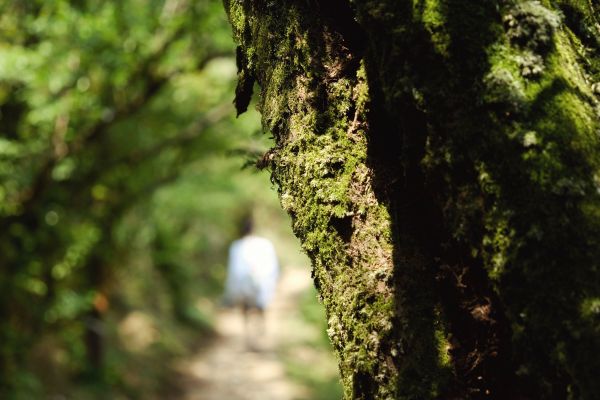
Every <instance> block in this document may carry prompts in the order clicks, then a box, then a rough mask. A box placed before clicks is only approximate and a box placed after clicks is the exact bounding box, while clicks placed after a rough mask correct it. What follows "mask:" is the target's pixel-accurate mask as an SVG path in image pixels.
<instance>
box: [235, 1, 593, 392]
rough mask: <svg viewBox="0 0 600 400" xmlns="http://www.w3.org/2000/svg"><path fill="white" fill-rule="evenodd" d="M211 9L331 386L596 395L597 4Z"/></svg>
mask: <svg viewBox="0 0 600 400" xmlns="http://www.w3.org/2000/svg"><path fill="white" fill-rule="evenodd" d="M225 8H226V10H227V12H228V14H229V17H230V20H231V23H232V26H233V31H234V36H235V38H236V40H237V41H238V43H239V48H238V68H239V85H238V89H237V91H236V106H237V108H238V112H243V111H244V110H245V108H246V107H247V106H248V102H249V100H250V97H251V95H252V87H253V84H254V82H257V83H258V85H259V86H260V97H259V101H258V107H259V110H260V112H261V113H262V118H263V126H264V129H265V130H266V131H267V132H269V133H271V134H272V135H273V136H274V138H275V143H276V144H275V147H274V148H273V149H272V150H271V151H270V152H268V153H267V154H266V155H265V156H264V158H263V159H262V160H261V161H260V162H259V163H260V164H261V165H262V166H266V167H269V168H270V169H271V171H272V178H273V180H274V181H275V182H276V183H277V184H278V187H279V193H280V198H281V204H282V206H283V207H284V208H285V209H286V210H287V211H288V212H289V214H290V215H291V216H292V220H293V229H294V231H295V233H296V234H297V236H298V237H299V238H300V239H301V241H302V245H303V247H304V250H305V251H306V252H307V253H308V255H309V256H310V257H311V259H312V262H313V274H314V280H315V284H316V286H317V288H318V289H319V293H320V295H321V297H322V301H323V303H324V304H325V307H326V310H327V315H328V322H329V336H330V338H331V340H332V343H333V345H334V347H335V350H336V352H337V355H338V357H339V365H340V372H341V376H342V382H343V385H344V393H345V397H346V398H348V399H350V398H356V399H372V398H377V399H430V398H439V399H479V398H489V399H565V398H571V399H580V398H581V399H592V398H597V396H598V393H600V380H598V379H597V375H596V374H597V371H600V357H598V354H600V344H599V340H600V323H599V319H600V282H599V279H600V278H599V273H598V264H599V261H598V260H600V251H599V250H600V248H599V243H598V241H599V240H600V219H599V218H600V201H599V195H598V193H599V184H600V175H599V172H598V171H599V169H598V167H599V163H600V142H599V140H600V139H599V135H600V118H599V113H600V111H599V110H600V108H599V98H598V93H599V92H600V56H599V52H600V17H599V15H600V6H598V4H597V2H594V1H592V0H556V1H539V2H538V1H516V0H513V1H510V0H495V1H494V0H491V1H466V0H354V1H346V0H328V1H325V0H323V1H318V0H289V1H285V2H277V1H267V0H225Z"/></svg>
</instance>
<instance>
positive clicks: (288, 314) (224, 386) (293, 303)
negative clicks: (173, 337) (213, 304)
mask: <svg viewBox="0 0 600 400" xmlns="http://www.w3.org/2000/svg"><path fill="white" fill-rule="evenodd" d="M310 285H311V280H310V277H309V271H308V270H307V269H299V268H287V269H285V270H284V273H283V275H282V278H281V280H280V282H279V286H278V290H277V295H276V296H275V299H274V300H273V303H272V304H271V306H270V308H269V310H268V313H267V315H266V327H265V328H266V329H265V333H264V335H263V336H261V337H259V338H257V339H256V340H254V342H253V344H254V346H252V347H254V348H256V349H255V350H252V349H250V348H249V346H248V344H247V343H246V340H245V337H244V334H243V333H244V329H243V320H242V316H241V314H240V312H239V311H237V310H234V311H229V310H226V311H221V312H219V315H218V317H217V322H216V331H217V335H218V337H217V339H216V340H215V342H214V343H213V344H212V345H211V347H209V348H207V349H204V350H203V351H201V352H200V353H198V354H196V355H194V356H193V357H192V358H190V359H188V360H185V361H183V362H181V363H179V365H178V366H177V369H178V370H179V371H180V373H182V374H183V375H184V376H185V380H184V381H185V384H184V385H185V390H184V392H185V393H184V396H183V397H182V399H184V400H294V399H299V398H306V394H305V392H306V390H305V389H303V388H302V387H300V386H299V385H297V384H295V383H294V382H292V381H291V380H290V379H289V378H288V377H287V376H286V372H285V367H284V363H283V361H282V348H283V347H284V346H289V345H290V343H293V342H297V343H300V342H301V340H302V338H303V337H306V336H307V335H309V336H310V335H312V334H313V333H312V332H310V330H311V329H310V328H311V327H310V326H307V325H306V324H302V323H299V322H298V321H299V320H300V318H299V315H298V314H299V311H298V301H297V300H298V297H299V295H300V294H302V292H304V291H305V290H306V289H307V288H308V287H309V286H310Z"/></svg>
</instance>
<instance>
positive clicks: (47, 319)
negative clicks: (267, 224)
mask: <svg viewBox="0 0 600 400" xmlns="http://www.w3.org/2000/svg"><path fill="white" fill-rule="evenodd" d="M233 54H234V48H233V43H231V34H230V30H229V28H228V26H227V24H226V19H225V15H224V13H223V10H222V6H221V4H220V3H219V2H218V1H198V2H188V1H178V0H127V1H113V2H100V3H98V2H93V1H66V0H65V1H52V2H47V1H27V2H22V1H16V0H15V1H5V2H2V4H1V5H0V226H1V227H2V229H1V230H0V314H2V315H3V318H2V321H0V397H2V398H15V399H17V398H37V397H44V396H52V395H64V394H65V393H69V392H70V391H72V390H73V391H74V392H73V393H75V397H77V398H94V396H96V397H98V398H102V396H103V395H102V393H104V396H105V395H106V393H107V391H113V392H114V395H115V396H118V395H119V393H120V394H121V395H123V394H126V395H127V396H129V397H136V396H141V397H142V398H143V397H144V394H146V395H149V393H151V392H152V391H156V390H158V389H159V388H158V386H160V384H162V383H164V382H163V381H164V380H165V379H166V378H168V376H166V374H165V371H160V370H158V369H152V368H148V369H146V368H140V366H143V365H146V366H147V365H156V366H160V365H163V363H164V362H165V359H168V358H169V357H172V356H173V355H176V354H182V352H184V351H186V349H188V347H186V346H188V345H191V344H192V343H193V341H192V339H193V337H194V335H193V334H192V332H194V329H195V332H196V334H197V333H198V332H202V333H203V334H205V335H208V334H209V331H210V327H209V326H210V318H209V317H208V316H207V315H206V313H203V312H200V311H199V310H198V308H197V307H195V302H196V300H197V298H198V297H199V296H204V297H207V296H208V297H215V296H217V295H218V294H219V292H220V284H221V280H222V277H223V274H224V272H223V271H224V266H223V263H224V260H225V259H226V245H227V243H228V242H229V241H230V240H231V239H232V238H234V237H235V228H236V227H235V220H234V219H233V218H231V216H232V214H234V213H235V212H236V210H237V209H238V208H240V207H252V205H253V204H255V205H256V209H257V211H256V212H257V213H258V214H259V215H268V216H269V217H270V218H271V219H272V220H274V221H279V223H280V224H283V223H284V222H283V221H284V220H282V219H281V215H280V214H278V213H277V212H276V211H273V210H274V209H275V210H277V209H278V204H277V201H276V199H274V198H273V196H271V197H268V196H269V195H270V193H269V192H268V189H267V190H266V189H265V181H266V180H267V178H266V177H265V176H264V175H258V174H256V173H252V172H250V171H246V172H240V168H241V165H242V164H243V160H242V159H241V158H240V157H239V156H236V157H234V156H232V154H231V153H232V151H234V150H236V151H238V152H241V153H243V154H249V153H252V154H254V153H261V152H264V150H265V147H266V140H265V139H264V138H260V137H257V136H256V135H255V132H256V131H257V125H258V121H257V118H256V116H254V117H253V116H247V117H245V118H243V119H240V120H235V119H234V116H233V106H232V105H231V100H232V96H231V94H230V93H231V91H232V90H233V88H234V87H235V82H234V78H235V70H236V69H235V60H234V59H233ZM234 175H235V176H237V178H235V179H232V178H231V177H232V176H234ZM265 197H267V198H266V199H265ZM276 229H281V228H276ZM285 235H287V232H286V234H285ZM285 235H283V236H284V237H286V238H289V235H288V236H285ZM285 240H287V239H285ZM285 240H284V241H285ZM136 310H137V311H139V313H141V314H135V313H134V311H136ZM132 315H133V316H134V317H135V318H133V319H131V318H129V319H128V317H131V316H132ZM139 315H142V317H140V318H138V317H139ZM127 321H134V322H136V321H137V322H136V323H141V324H142V325H141V326H143V327H146V328H147V331H148V332H150V333H149V335H150V336H149V337H151V338H154V336H153V334H151V333H152V332H154V330H156V329H159V328H157V327H160V330H159V333H160V334H159V335H158V336H157V337H155V338H154V339H152V340H150V341H149V342H148V344H147V346H146V345H144V346H142V347H143V350H139V351H138V350H136V349H137V348H136V347H135V345H134V346H133V350H132V347H131V346H129V345H128V343H129V342H128V340H129V339H126V337H127V335H126V334H124V333H123V329H125V331H127V329H126V327H127V326H128V325H127V323H129V322H127ZM140 321H141V322H140ZM186 326H187V328H186ZM190 328H192V330H190ZM181 337H183V338H184V339H181ZM141 343H145V342H144V341H143V340H142V342H141ZM128 346H129V347H128ZM40 364H44V365H46V368H45V369H40V368H39V365H40ZM142 369H143V370H144V371H141V370H142ZM136 371H141V372H136ZM76 378H77V380H78V382H80V383H82V382H86V385H87V386H85V387H84V388H83V389H81V390H80V389H75V388H73V387H72V382H73V381H74V380H75V379H76ZM153 382H154V383H153ZM86 388H87V389H86ZM94 393H97V395H94ZM111 397H112V396H111ZM104 398H106V397H104Z"/></svg>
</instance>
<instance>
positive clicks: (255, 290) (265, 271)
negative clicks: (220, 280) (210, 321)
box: [225, 235, 279, 308]
mask: <svg viewBox="0 0 600 400" xmlns="http://www.w3.org/2000/svg"><path fill="white" fill-rule="evenodd" d="M278 275H279V266H278V263H277V256H276V254H275V248H274V247H273V244H272V243H271V241H270V240H268V239H265V238H262V237H259V236H254V235H249V236H245V237H243V238H241V239H238V240H236V241H234V242H233V243H232V244H231V246H230V247H229V264H228V267H227V282H226V285H225V294H226V296H228V297H229V298H230V299H232V300H233V301H234V302H245V303H250V304H251V305H256V306H258V307H260V308H265V307H266V306H267V305H268V304H269V302H270V301H271V299H272V298H273V295H274V293H275V286H276V283H277V277H278Z"/></svg>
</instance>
